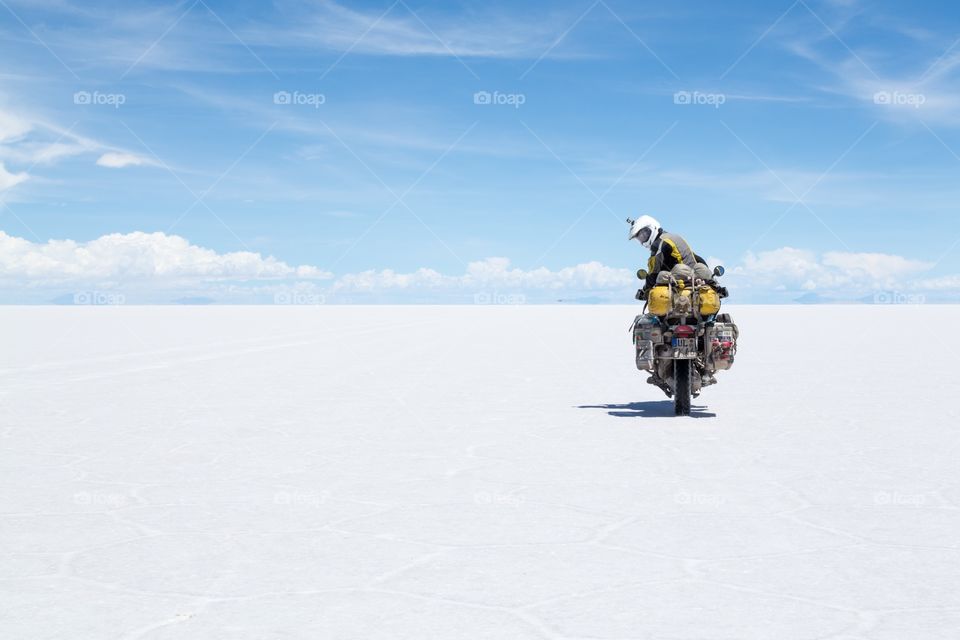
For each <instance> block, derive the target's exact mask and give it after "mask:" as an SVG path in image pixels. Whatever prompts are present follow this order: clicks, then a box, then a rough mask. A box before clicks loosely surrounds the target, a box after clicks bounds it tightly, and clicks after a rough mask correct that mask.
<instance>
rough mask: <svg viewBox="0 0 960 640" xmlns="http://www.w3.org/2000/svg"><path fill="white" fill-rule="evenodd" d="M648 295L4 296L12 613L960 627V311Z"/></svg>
mask: <svg viewBox="0 0 960 640" xmlns="http://www.w3.org/2000/svg"><path fill="white" fill-rule="evenodd" d="M636 311H637V308H636V307H496V306H489V307H448V308H445V307H357V308H350V307H328V308H322V307H304V308H299V307H282V308H265V307H249V308H230V307H223V308H216V307H193V308H191V307H187V308H180V307H178V308H147V307H119V308H118V307H109V308H98V307H82V308H52V307H40V308H16V307H7V308H4V309H3V318H4V329H5V331H4V332H3V335H2V336H0V340H2V343H3V344H2V352H3V353H4V356H5V358H4V362H3V363H2V365H0V366H2V368H0V393H2V395H0V398H2V403H0V417H2V421H0V426H2V428H0V486H2V487H3V491H2V492H0V629H2V630H3V631H2V636H3V637H5V638H7V637H9V638H17V639H21V638H23V639H34V638H50V639H53V638H71V639H85V638H90V639H97V640H100V639H103V638H120V639H134V638H143V639H154V640H155V639H160V638H176V639H178V640H181V639H184V638H198V639H199V638H203V639H207V638H224V639H226V638H229V639H236V638H250V639H257V640H261V639H266V638H311V639H313V638H365V639H366V638H390V639H394V638H416V639H418V640H421V639H426V638H438V639H439V638H442V639H445V640H446V639H449V638H547V639H563V638H571V639H584V638H608V639H629V638H664V639H670V640H677V639H684V638H688V639H698V640H703V639H711V640H712V639H716V640H721V639H723V640H733V639H737V640H740V639H753V638H756V639H758V640H759V639H764V640H766V639H768V638H783V639H788V640H789V639H797V640H806V639H810V640H813V639H832V640H853V639H855V638H856V639H861V640H901V639H903V638H924V639H925V640H926V639H933V640H938V639H947V638H951V639H952V638H955V637H956V630H957V629H958V628H960V597H958V596H957V593H958V592H960V590H958V589H957V586H958V584H960V582H958V576H960V467H958V465H957V464H956V459H957V456H958V454H960V438H958V437H957V432H956V424H957V418H958V409H957V407H956V405H955V404H953V403H951V402H950V400H952V399H953V398H955V397H956V396H957V383H956V378H955V375H954V372H953V370H952V369H953V367H952V364H953V363H954V362H956V361H957V360H958V356H960V347H958V346H957V343H956V342H955V341H947V342H945V343H944V344H942V345H941V346H940V349H941V351H944V350H945V351H946V352H944V353H940V355H939V356H938V357H937V358H932V357H930V356H928V355H927V352H926V351H925V350H924V349H911V348H908V347H907V346H906V343H904V342H902V340H903V339H902V338H900V337H898V333H897V329H896V328H897V327H914V326H922V324H923V323H924V322H928V321H929V320H930V319H931V318H934V317H935V318H936V319H937V321H938V322H940V323H941V324H943V325H944V326H953V325H955V324H958V321H960V308H958V307H933V306H927V307H907V306H887V307H866V306H862V307H835V306H830V307H799V308H796V307H740V308H737V307H731V312H732V313H734V315H735V317H736V319H737V321H738V323H739V324H740V327H741V330H742V336H743V337H742V344H741V353H740V356H739V358H738V362H737V365H736V368H735V369H734V370H733V371H731V372H729V373H725V374H721V375H720V376H718V378H719V380H720V384H719V385H717V386H716V387H712V388H710V389H708V390H707V391H706V392H705V393H704V394H703V395H702V396H701V397H700V398H698V399H697V400H696V401H695V404H696V406H697V407H699V410H698V411H697V416H698V417H697V418H673V417H670V415H669V414H670V409H671V407H670V405H669V404H668V403H667V402H666V400H665V399H663V398H662V396H660V395H658V394H659V391H657V390H655V389H653V388H652V387H648V386H647V385H645V384H644V383H643V378H644V377H645V376H642V375H641V374H639V373H638V372H637V371H636V370H635V369H633V364H632V354H631V352H630V344H629V338H628V334H627V333H626V331H625V328H626V326H627V325H628V324H629V322H630V320H631V319H632V317H633V315H634V314H635V313H636ZM836 326H842V327H848V328H849V327H856V330H855V331H849V332H845V333H844V334H843V336H842V340H839V339H837V337H836V335H835V334H834V333H833V328H834V327H836ZM891 345H900V346H898V347H897V348H893V347H892V346H891ZM918 371H922V372H923V376H919V377H917V378H912V377H911V375H912V373H911V372H918Z"/></svg>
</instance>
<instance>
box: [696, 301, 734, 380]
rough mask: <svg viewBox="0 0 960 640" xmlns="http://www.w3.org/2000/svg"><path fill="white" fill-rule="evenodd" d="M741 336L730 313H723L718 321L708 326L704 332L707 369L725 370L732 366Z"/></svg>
mask: <svg viewBox="0 0 960 640" xmlns="http://www.w3.org/2000/svg"><path fill="white" fill-rule="evenodd" d="M721 319H722V320H723V321H722V322H721V321H720V320H721ZM739 337H740V331H739V329H737V325H736V324H734V322H733V320H732V319H731V318H730V316H729V315H728V314H722V316H721V317H720V318H718V321H717V322H714V323H713V324H711V325H710V326H708V327H707V329H706V331H705V332H704V334H703V344H704V352H705V355H706V358H705V361H706V362H705V364H706V366H707V369H709V370H710V371H724V370H727V369H729V368H730V367H732V366H733V361H734V358H735V357H736V355H737V338H739Z"/></svg>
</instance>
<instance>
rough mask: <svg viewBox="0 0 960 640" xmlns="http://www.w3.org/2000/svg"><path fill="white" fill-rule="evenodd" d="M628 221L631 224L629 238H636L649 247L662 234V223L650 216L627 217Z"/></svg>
mask: <svg viewBox="0 0 960 640" xmlns="http://www.w3.org/2000/svg"><path fill="white" fill-rule="evenodd" d="M627 222H628V223H629V224H630V235H628V236H627V239H628V240H633V239H634V238H636V239H637V240H639V241H640V244H642V245H643V246H645V247H646V248H647V249H649V248H650V246H651V245H652V244H653V241H654V240H656V239H657V236H658V235H660V223H659V222H657V221H656V220H655V219H654V218H651V217H650V216H640V217H639V218H637V219H636V220H631V219H630V218H627Z"/></svg>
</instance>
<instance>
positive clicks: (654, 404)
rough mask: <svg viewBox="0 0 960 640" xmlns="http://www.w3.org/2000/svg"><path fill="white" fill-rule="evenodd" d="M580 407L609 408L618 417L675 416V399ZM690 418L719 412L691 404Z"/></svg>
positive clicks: (581, 406)
mask: <svg viewBox="0 0 960 640" xmlns="http://www.w3.org/2000/svg"><path fill="white" fill-rule="evenodd" d="M577 408H578V409H607V410H608V411H607V414H608V415H611V416H615V417H617V418H674V417H677V416H676V415H675V413H674V408H673V400H647V401H645V402H631V403H629V404H583V405H580V406H579V407H577ZM689 417H690V418H716V417H717V414H715V413H712V412H710V411H706V407H699V406H697V405H691V406H690V416H689Z"/></svg>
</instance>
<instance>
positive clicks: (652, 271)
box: [647, 231, 706, 287]
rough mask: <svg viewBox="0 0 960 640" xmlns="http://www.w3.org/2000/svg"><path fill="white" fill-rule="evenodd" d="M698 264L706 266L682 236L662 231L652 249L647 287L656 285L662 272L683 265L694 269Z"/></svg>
mask: <svg viewBox="0 0 960 640" xmlns="http://www.w3.org/2000/svg"><path fill="white" fill-rule="evenodd" d="M698 262H699V263H701V264H706V261H705V260H704V259H703V258H701V257H700V256H698V255H697V254H696V253H694V252H693V249H692V248H690V245H689V244H687V241H686V240H684V239H683V237H682V236H679V235H677V234H675V233H667V232H666V231H661V232H660V235H659V237H657V239H656V240H654V242H653V246H652V247H651V248H650V260H648V261H647V274H648V275H647V286H648V287H651V286H653V285H654V284H655V283H656V281H657V274H659V273H660V272H661V271H670V270H671V269H673V268H674V267H675V266H677V265H678V264H681V263H682V264H685V265H687V266H688V267H690V268H691V269H693V268H694V267H695V266H696V264H697V263H698Z"/></svg>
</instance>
